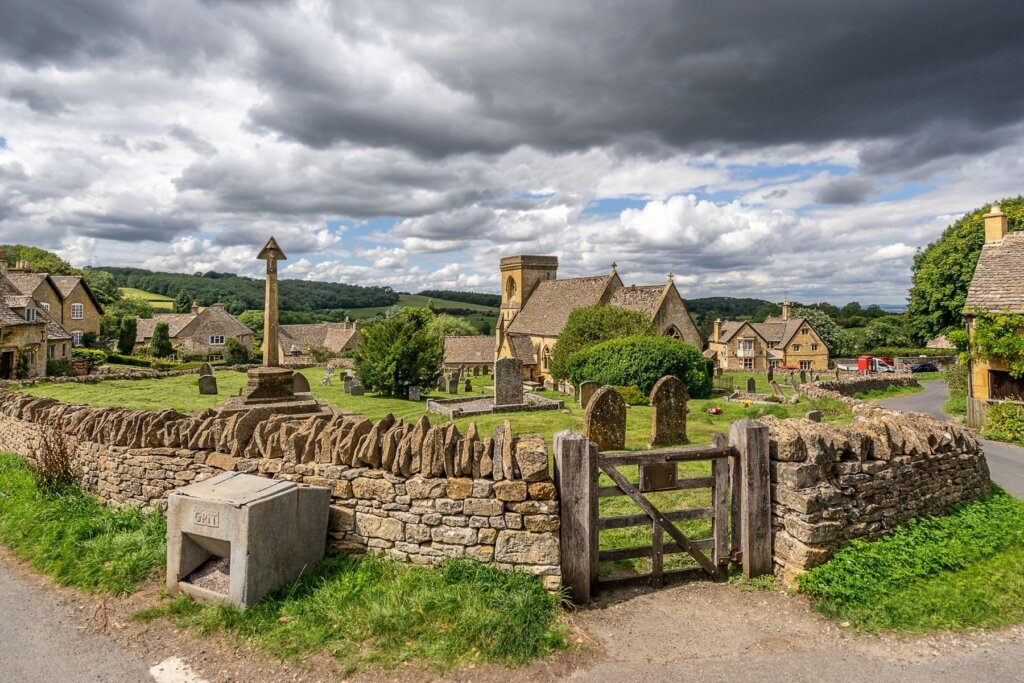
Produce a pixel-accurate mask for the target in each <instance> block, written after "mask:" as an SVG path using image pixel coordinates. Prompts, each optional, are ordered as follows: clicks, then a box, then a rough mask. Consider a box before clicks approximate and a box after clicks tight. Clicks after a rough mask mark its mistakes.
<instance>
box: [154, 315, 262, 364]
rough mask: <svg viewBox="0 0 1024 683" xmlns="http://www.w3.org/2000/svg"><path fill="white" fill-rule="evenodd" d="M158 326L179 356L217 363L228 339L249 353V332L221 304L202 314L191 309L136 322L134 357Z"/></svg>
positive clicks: (250, 332)
mask: <svg viewBox="0 0 1024 683" xmlns="http://www.w3.org/2000/svg"><path fill="white" fill-rule="evenodd" d="M159 323H167V326H168V331H169V332H170V337H171V344H173V345H174V347H175V348H176V349H177V352H178V355H179V356H198V357H201V358H205V359H206V360H220V359H221V358H222V357H223V355H224V347H225V345H226V344H227V341H228V339H237V340H238V341H239V343H241V344H242V346H244V347H245V348H247V349H252V340H253V335H252V330H250V329H249V328H248V327H246V326H245V325H243V324H242V323H240V322H238V321H237V320H235V319H234V317H232V316H231V314H229V313H228V312H227V311H225V310H224V305H223V304H214V305H213V306H210V307H209V308H207V309H206V310H204V311H202V312H200V311H199V308H198V306H195V305H193V306H192V312H191V313H159V314H157V315H154V316H153V317H152V318H138V319H137V320H136V334H135V349H134V352H135V353H141V352H143V351H144V350H145V349H146V347H147V346H148V345H149V343H150V342H151V341H152V340H153V330H155V329H156V326H157V325H158V324H159Z"/></svg>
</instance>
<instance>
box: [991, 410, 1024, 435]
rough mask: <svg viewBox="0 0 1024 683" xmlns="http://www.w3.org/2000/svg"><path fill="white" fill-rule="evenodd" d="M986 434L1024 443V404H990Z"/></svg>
mask: <svg viewBox="0 0 1024 683" xmlns="http://www.w3.org/2000/svg"><path fill="white" fill-rule="evenodd" d="M985 436H987V437H988V438H990V439H995V440H997V441H1017V442H1019V443H1024V405H1020V404H1019V403H992V404H990V405H989V407H988V413H987V420H986V422H985Z"/></svg>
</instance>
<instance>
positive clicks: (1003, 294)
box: [964, 204, 1024, 427]
mask: <svg viewBox="0 0 1024 683" xmlns="http://www.w3.org/2000/svg"><path fill="white" fill-rule="evenodd" d="M984 218H985V244H984V245H983V246H982V248H981V256H980V257H979V258H978V265H977V266H976V267H975V269H974V277H973V278H972V279H971V286H970V289H968V291H967V300H966V302H965V305H964V316H965V318H966V319H967V333H968V336H969V337H970V336H971V335H973V334H974V316H975V313H976V312H977V311H979V310H980V311H985V312H988V313H1004V314H1005V313H1009V314H1017V315H1024V232H1008V228H1009V222H1008V217H1007V215H1006V214H1005V213H1004V212H1003V211H1002V210H1001V209H1000V208H999V205H998V204H993V205H992V209H991V210H990V211H989V212H988V213H987V214H985V217H984ZM1009 370H1010V368H1009V367H1008V366H1007V364H1006V362H1005V361H1004V360H1003V359H1001V358H990V359H988V360H973V359H972V360H971V361H970V366H969V372H968V399H967V422H968V424H970V425H971V426H972V427H982V426H984V424H985V411H986V408H987V405H988V404H989V403H991V402H993V401H1013V402H1024V378H1018V377H1012V376H1011V375H1010V372H1009Z"/></svg>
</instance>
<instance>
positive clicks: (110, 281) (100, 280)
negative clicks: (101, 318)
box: [82, 268, 121, 306]
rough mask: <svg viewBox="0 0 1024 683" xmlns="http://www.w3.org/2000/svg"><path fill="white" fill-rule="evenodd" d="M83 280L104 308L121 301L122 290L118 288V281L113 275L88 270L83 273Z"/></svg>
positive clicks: (103, 271)
mask: <svg viewBox="0 0 1024 683" xmlns="http://www.w3.org/2000/svg"><path fill="white" fill-rule="evenodd" d="M82 278H83V279H84V280H85V284H87V285H89V289H90V290H92V293H93V294H94V295H95V296H96V298H97V299H98V300H99V302H100V303H101V304H103V305H104V306H108V305H110V304H112V303H114V302H117V301H120V300H121V288H120V287H118V286H117V280H115V279H114V275H113V273H108V272H107V271H105V270H96V269H94V268H86V269H85V270H83V271H82Z"/></svg>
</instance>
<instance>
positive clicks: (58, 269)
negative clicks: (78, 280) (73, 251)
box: [0, 244, 82, 275]
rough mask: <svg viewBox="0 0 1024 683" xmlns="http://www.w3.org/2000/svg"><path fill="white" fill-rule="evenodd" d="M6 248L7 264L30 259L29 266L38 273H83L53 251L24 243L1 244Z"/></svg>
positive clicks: (0, 246)
mask: <svg viewBox="0 0 1024 683" xmlns="http://www.w3.org/2000/svg"><path fill="white" fill-rule="evenodd" d="M0 249H3V250H4V257H5V258H6V259H7V265H8V266H13V265H14V264H15V263H17V262H18V261H28V263H29V267H31V268H32V270H33V272H36V273H49V274H50V275H81V274H82V271H80V270H78V269H77V268H75V267H73V266H72V265H71V264H70V263H68V262H67V261H65V260H64V259H62V258H61V257H59V256H57V255H56V254H54V253H53V252H49V251H46V250H45V249H40V248H39V247H30V246H27V245H24V244H4V245H0Z"/></svg>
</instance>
